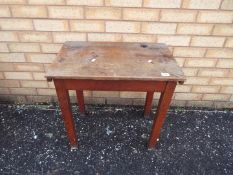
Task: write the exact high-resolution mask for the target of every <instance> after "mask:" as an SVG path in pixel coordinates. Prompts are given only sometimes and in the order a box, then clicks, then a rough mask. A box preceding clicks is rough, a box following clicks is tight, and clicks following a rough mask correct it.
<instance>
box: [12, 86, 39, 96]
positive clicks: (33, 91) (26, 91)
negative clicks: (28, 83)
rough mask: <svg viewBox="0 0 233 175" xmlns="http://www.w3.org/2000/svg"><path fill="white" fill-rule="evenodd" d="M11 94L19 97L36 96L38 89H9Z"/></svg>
mask: <svg viewBox="0 0 233 175" xmlns="http://www.w3.org/2000/svg"><path fill="white" fill-rule="evenodd" d="M9 89H10V92H11V94H16V95H17V94H19V95H36V94H37V93H36V89H33V88H9Z"/></svg>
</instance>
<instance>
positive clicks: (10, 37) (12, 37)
mask: <svg viewBox="0 0 233 175" xmlns="http://www.w3.org/2000/svg"><path fill="white" fill-rule="evenodd" d="M0 36H1V37H0V41H18V38H17V35H16V32H8V31H0Z"/></svg>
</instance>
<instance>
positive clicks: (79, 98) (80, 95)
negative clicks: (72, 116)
mask: <svg viewBox="0 0 233 175" xmlns="http://www.w3.org/2000/svg"><path fill="white" fill-rule="evenodd" d="M76 96H77V101H78V105H79V111H80V113H81V114H84V113H85V104H84V96H83V91H81V90H76Z"/></svg>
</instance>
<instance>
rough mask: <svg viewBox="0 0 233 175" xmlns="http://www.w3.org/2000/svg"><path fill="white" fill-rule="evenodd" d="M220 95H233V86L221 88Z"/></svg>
mask: <svg viewBox="0 0 233 175" xmlns="http://www.w3.org/2000/svg"><path fill="white" fill-rule="evenodd" d="M220 93H224V94H232V93H233V85H232V86H223V87H222V88H221V91H220Z"/></svg>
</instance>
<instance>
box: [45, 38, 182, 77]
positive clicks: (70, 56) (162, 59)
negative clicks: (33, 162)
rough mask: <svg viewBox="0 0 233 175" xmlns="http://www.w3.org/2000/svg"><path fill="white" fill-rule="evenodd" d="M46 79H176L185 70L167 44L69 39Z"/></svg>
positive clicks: (51, 66)
mask: <svg viewBox="0 0 233 175" xmlns="http://www.w3.org/2000/svg"><path fill="white" fill-rule="evenodd" d="M45 76H46V78H47V79H54V78H59V79H67V78H69V79H92V80H157V81H162V80H166V81H167V80H174V81H184V80H185V77H184V74H183V72H182V70H181V68H179V66H178V65H177V63H176V61H175V59H174V58H173V57H172V54H171V52H170V51H169V49H168V47H167V46H166V45H164V44H151V43H144V44H140V43H109V42H101V43H100V42H66V43H65V44H64V45H63V47H62V49H61V51H60V52H59V54H58V57H57V59H56V61H55V62H54V63H53V64H51V65H49V66H48V67H47V68H46V75H45Z"/></svg>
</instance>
